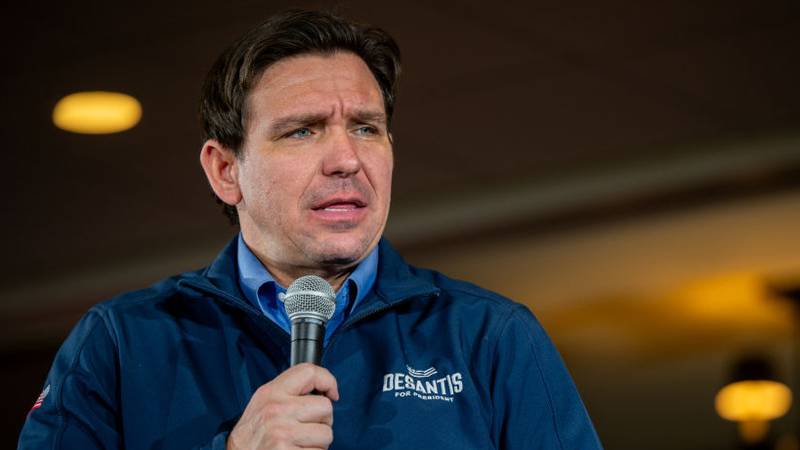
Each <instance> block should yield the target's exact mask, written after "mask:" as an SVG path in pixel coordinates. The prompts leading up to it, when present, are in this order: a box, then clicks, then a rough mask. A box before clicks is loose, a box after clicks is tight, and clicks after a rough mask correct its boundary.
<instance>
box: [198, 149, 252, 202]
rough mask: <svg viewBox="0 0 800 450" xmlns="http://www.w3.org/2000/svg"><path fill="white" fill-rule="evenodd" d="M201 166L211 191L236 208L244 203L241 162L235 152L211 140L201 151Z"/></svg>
mask: <svg viewBox="0 0 800 450" xmlns="http://www.w3.org/2000/svg"><path fill="white" fill-rule="evenodd" d="M200 165H201V166H203V171H204V172H205V173H206V178H208V183H209V184H210V185H211V189H212V190H213V191H214V193H215V194H217V197H219V198H220V200H222V201H223V202H225V203H227V204H229V205H231V206H235V205H236V204H238V203H239V202H240V201H242V191H241V189H239V160H238V159H237V158H236V155H235V154H234V153H233V150H231V149H229V148H227V147H225V146H223V145H222V144H220V143H219V142H218V141H216V140H214V139H209V140H207V141H206V143H205V144H203V148H202V149H201V150H200Z"/></svg>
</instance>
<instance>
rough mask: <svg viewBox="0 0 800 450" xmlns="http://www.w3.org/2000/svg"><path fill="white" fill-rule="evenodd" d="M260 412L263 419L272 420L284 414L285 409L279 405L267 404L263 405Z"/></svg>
mask: <svg viewBox="0 0 800 450" xmlns="http://www.w3.org/2000/svg"><path fill="white" fill-rule="evenodd" d="M262 412H263V417H264V418H266V419H272V418H274V417H280V416H282V415H284V414H286V407H285V406H284V405H282V404H280V403H274V402H273V403H267V404H266V405H264V408H263V409H262Z"/></svg>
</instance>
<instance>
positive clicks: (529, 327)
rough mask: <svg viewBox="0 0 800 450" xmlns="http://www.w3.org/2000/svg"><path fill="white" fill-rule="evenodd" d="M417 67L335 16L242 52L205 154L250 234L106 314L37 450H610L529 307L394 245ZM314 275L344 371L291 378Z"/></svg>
mask: <svg viewBox="0 0 800 450" xmlns="http://www.w3.org/2000/svg"><path fill="white" fill-rule="evenodd" d="M399 71H400V65H399V50H398V48H397V46H396V44H395V43H394V41H393V40H392V39H391V37H389V36H388V35H387V34H386V33H385V32H383V31H381V30H378V29H375V28H369V27H363V26H357V25H353V24H350V23H348V22H345V21H343V20H342V19H339V18H337V17H334V16H331V15H328V14H323V13H316V12H302V11H291V12H288V13H284V14H281V15H278V16H276V17H273V18H272V19H270V20H269V21H267V22H266V23H265V24H263V25H262V26H260V27H258V28H257V29H255V30H253V31H251V32H250V33H249V34H247V35H245V36H244V37H243V38H242V39H240V40H239V41H238V42H237V43H235V44H234V46H233V47H231V48H230V49H229V50H228V51H227V52H226V53H225V54H223V55H222V57H221V58H220V60H219V61H218V62H217V63H216V64H215V66H214V68H213V69H212V71H211V73H210V74H209V77H208V80H207V82H206V85H205V87H204V89H203V96H202V100H201V117H202V119H203V125H204V130H205V133H206V137H207V141H206V143H205V144H204V146H203V148H202V150H201V155H200V161H201V164H202V166H203V169H204V171H205V173H206V175H207V177H208V180H209V183H210V185H211V187H212V189H213V190H214V193H215V194H216V196H217V197H218V199H219V200H220V201H221V202H223V203H224V205H225V209H226V211H227V213H228V214H229V215H230V217H231V218H232V219H233V220H235V221H237V222H238V223H239V224H240V226H241V233H240V234H239V236H237V238H236V239H234V240H233V241H232V242H231V243H230V244H229V245H228V247H227V248H226V249H224V250H223V252H222V253H221V254H220V256H219V257H218V258H217V259H216V260H215V261H214V262H213V263H212V264H211V265H210V266H209V267H208V268H207V269H205V270H202V271H198V272H192V273H186V274H182V275H179V276H177V277H174V278H170V279H168V280H165V281H163V282H161V283H159V284H157V285H155V286H153V287H151V288H149V289H146V290H143V291H137V292H133V293H129V294H126V295H123V296H121V297H118V298H116V299H113V300H111V301H109V302H106V303H103V304H100V305H98V306H96V307H94V308H93V309H92V310H91V311H90V312H89V313H88V314H87V315H86V316H85V317H84V318H83V319H82V320H81V322H80V323H79V324H78V325H77V326H76V328H75V330H73V332H72V334H71V335H70V337H69V338H68V339H67V341H66V342H65V343H64V346H63V347H62V349H61V350H60V351H59V353H58V355H57V356H56V359H55V362H54V364H53V368H52V369H51V372H50V374H49V375H48V379H47V381H46V384H45V386H46V387H45V391H44V392H43V395H42V396H41V397H40V401H37V406H35V408H34V409H33V410H32V411H31V413H30V415H29V418H28V420H27V422H26V424H25V426H24V428H23V431H22V435H21V437H20V448H44V447H47V448H130V449H134V448H137V449H138V448H154V447H157V448H200V447H204V448H219V449H222V448H228V449H278V448H281V449H282V448H337V449H376V448H392V449H409V448H421V449H433V448H436V449H445V448H459V449H462V448H476V449H487V448H503V449H522V448H525V449H532V448H535V449H581V450H585V449H596V448H599V447H600V444H599V442H598V440H597V437H596V434H595V433H594V430H593V428H592V425H591V423H590V421H589V418H588V416H587V414H586V411H585V409H584V407H583V405H582V403H581V401H580V398H579V397H578V394H577V392H576V390H575V388H574V386H573V384H572V382H571V380H570V377H569V375H568V373H567V372H566V370H565V369H564V367H563V364H562V362H561V360H560V358H559V356H558V354H557V352H556V351H555V349H554V347H553V346H552V344H551V343H550V341H549V340H548V338H547V336H546V335H545V334H544V331H543V330H542V328H541V327H540V326H539V324H538V323H537V322H536V320H535V319H534V318H533V316H532V315H531V314H530V312H529V311H528V310H527V309H526V308H524V307H522V306H520V305H517V304H515V303H513V302H511V301H509V300H507V299H504V298H502V297H500V296H498V295H496V294H493V293H491V292H488V291H485V290H482V289H480V288H478V287H475V286H473V285H469V284H467V283H463V282H459V281H455V280H451V279H448V278H447V277H445V276H443V275H441V274H438V273H436V272H432V271H427V270H422V269H417V268H414V267H410V266H408V265H406V264H405V263H404V262H403V261H402V259H401V258H400V256H399V255H397V253H396V252H395V251H394V250H393V249H392V248H391V246H390V245H389V244H388V243H387V242H386V241H385V240H381V235H382V232H383V229H384V226H385V224H386V219H387V216H388V212H389V201H390V196H391V195H390V194H391V176H392V164H393V157H392V136H391V133H390V123H391V118H392V112H393V105H394V100H395V95H396V83H397V78H398V75H399ZM307 274H316V275H319V276H321V277H323V278H325V279H326V280H328V282H329V283H330V284H331V285H332V286H333V287H334V289H336V290H337V297H336V303H337V305H336V311H335V313H334V316H333V318H332V319H331V321H330V322H329V324H328V328H327V333H326V346H325V350H324V354H323V357H322V366H323V367H319V366H315V365H311V364H301V365H298V366H295V367H291V368H290V367H289V333H288V330H289V323H288V319H287V317H286V314H285V311H284V310H283V305H282V304H281V300H280V296H279V295H278V294H279V293H281V292H283V291H284V289H285V287H286V286H287V285H289V284H290V283H291V282H292V281H293V280H294V279H296V278H298V277H299V276H302V275H307ZM334 419H335V420H334Z"/></svg>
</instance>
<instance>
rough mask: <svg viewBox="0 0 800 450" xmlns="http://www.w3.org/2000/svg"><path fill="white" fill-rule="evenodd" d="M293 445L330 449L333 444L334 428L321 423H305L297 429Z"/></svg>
mask: <svg viewBox="0 0 800 450" xmlns="http://www.w3.org/2000/svg"><path fill="white" fill-rule="evenodd" d="M295 433H296V434H295V439H294V442H293V444H294V445H297V446H298V447H303V448H307V447H312V448H328V446H329V445H331V443H332V442H333V428H331V427H330V426H328V425H323V424H321V423H303V424H300V425H299V426H298V427H297V428H296V429H295Z"/></svg>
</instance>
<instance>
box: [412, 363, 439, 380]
mask: <svg viewBox="0 0 800 450" xmlns="http://www.w3.org/2000/svg"><path fill="white" fill-rule="evenodd" d="M406 369H407V370H408V374H409V375H411V376H412V377H414V378H428V377H431V376H433V375H436V374H437V373H439V372H438V371H437V370H436V368H435V367H429V368H428V369H427V370H416V369H413V368H411V366H409V365H406Z"/></svg>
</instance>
